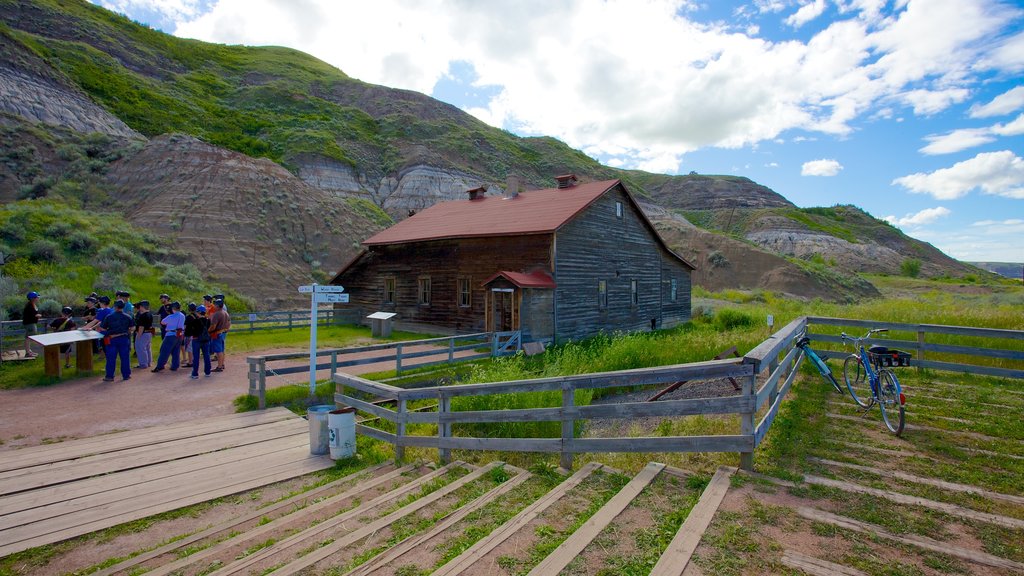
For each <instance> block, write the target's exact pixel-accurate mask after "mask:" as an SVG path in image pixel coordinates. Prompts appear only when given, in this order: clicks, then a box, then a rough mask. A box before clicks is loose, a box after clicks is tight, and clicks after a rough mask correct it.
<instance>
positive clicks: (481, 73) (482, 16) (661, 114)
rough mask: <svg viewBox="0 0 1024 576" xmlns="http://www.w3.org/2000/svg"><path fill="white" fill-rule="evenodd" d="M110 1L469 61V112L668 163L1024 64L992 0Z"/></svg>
mask: <svg viewBox="0 0 1024 576" xmlns="http://www.w3.org/2000/svg"><path fill="white" fill-rule="evenodd" d="M107 1H109V2H122V3H124V2H132V3H147V2H148V3H156V4H168V5H171V4H175V3H180V4H182V5H183V6H185V8H182V9H181V10H180V11H179V12H180V14H181V15H182V16H180V17H179V18H178V19H177V20H178V26H177V29H176V31H175V33H176V34H178V35H180V36H186V37H193V38H199V39H202V40H208V41H214V42H224V43H242V44H278V45H286V46H291V47H294V48H296V49H299V50H303V51H305V52H308V53H310V54H313V55H314V56H316V57H318V58H320V59H322V60H324V61H326V62H329V63H331V64H333V65H335V66H337V67H339V68H340V69H341V70H343V71H344V72H345V73H347V74H349V75H350V76H353V77H355V78H358V79H360V80H363V81H366V82H372V83H379V84H384V85H388V86H393V87H397V88H406V89H412V90H418V91H420V92H424V93H426V94H430V93H432V92H433V90H434V87H435V86H436V84H437V82H438V81H439V80H440V79H442V78H444V77H445V75H446V74H449V70H450V65H451V63H452V61H453V60H460V61H464V62H466V63H468V64H469V65H470V66H471V67H472V69H473V70H475V72H476V74H477V78H476V80H475V81H476V83H477V84H478V85H481V86H484V85H486V86H492V87H497V88H498V90H497V93H496V95H495V96H494V97H492V99H491V100H490V101H488V102H486V103H485V104H483V105H481V106H479V107H478V108H476V109H473V110H471V111H470V112H471V113H472V114H473V115H475V116H476V117H478V118H480V119H482V120H484V121H485V122H488V123H490V124H492V125H496V126H500V127H503V128H506V129H510V130H514V131H516V132H519V133H522V134H545V135H550V136H554V137H556V138H559V139H562V140H564V141H565V142H567V143H568V144H569V145H570V146H573V147H575V148H586V147H588V146H593V145H601V144H603V143H608V142H614V143H615V144H617V145H619V146H621V147H623V148H625V149H626V150H627V152H626V153H625V154H621V155H618V156H617V157H619V158H622V159H623V160H625V161H626V162H627V166H628V167H640V166H670V165H671V164H672V162H673V161H674V160H675V159H678V158H681V157H682V155H684V154H686V153H687V152H690V151H693V150H696V149H699V148H705V147H709V146H718V147H726V148H737V147H743V146H749V145H753V144H756V143H758V142H761V141H766V140H768V141H770V140H773V139H775V138H776V137H778V136H779V135H780V134H781V133H783V132H785V131H787V130H799V131H802V132H804V133H812V134H813V133H817V134H829V135H846V134H850V133H851V132H852V131H853V129H854V127H855V126H854V123H855V122H856V121H857V120H859V119H863V118H870V117H872V116H874V115H875V114H876V113H877V112H878V111H879V110H882V109H885V108H890V109H891V108H894V107H895V108H899V107H902V106H905V105H909V106H912V107H913V109H914V111H915V114H925V115H927V114H934V113H935V112H937V111H940V110H943V109H945V108H946V107H948V106H950V105H951V104H953V103H957V102H961V101H963V99H964V98H965V97H966V95H967V94H968V93H969V90H970V87H971V86H973V85H974V84H976V83H977V82H980V81H981V80H982V79H984V78H987V77H990V76H991V73H992V72H1001V71H1003V69H1001V68H999V67H1001V66H1015V65H1016V64H1014V60H1013V58H1014V56H1013V54H1012V51H1009V52H1007V50H1008V49H1007V48H1006V46H1007V45H1008V44H1007V43H1002V44H993V41H992V39H993V38H1000V37H1003V36H1005V32H1006V28H1007V27H1009V26H1010V22H1011V18H1010V16H1011V15H1013V14H1017V12H1014V11H1013V10H1012V8H1010V7H1008V6H1007V5H1006V4H993V3H990V2H988V0H968V1H958V0H932V1H930V2H927V3H925V2H921V1H919V0H913V1H910V2H906V3H904V2H895V3H886V2H883V1H881V0H848V1H846V2H842V3H839V7H840V10H839V14H838V16H837V17H836V18H835V19H833V20H831V21H830V22H829V23H828V25H827V26H825V27H824V29H822V30H820V31H818V32H816V33H815V34H813V35H812V36H811V37H810V38H809V39H807V38H797V37H794V38H791V39H785V40H779V41H768V40H766V39H764V38H760V37H757V36H756V34H757V32H755V31H754V30H753V29H750V28H749V27H748V25H747V23H742V24H735V23H707V22H699V21H696V20H695V19H694V18H696V17H697V16H699V15H700V14H702V11H701V10H692V8H693V6H694V5H695V4H694V3H692V2H687V1H685V0H647V1H645V2H636V1H634V0H608V1H606V2H600V3H595V2H590V1H587V0H561V1H559V2H545V3H533V2H507V3H489V2H455V3H451V2H445V1H443V0H422V1H408V0H379V1H376V2H355V3H353V2H333V1H330V0H303V1H301V2H300V1H295V2H281V1H279V0H212V3H211V4H210V5H211V8H210V10H209V11H208V12H206V13H204V14H201V15H196V16H191V15H189V12H188V8H187V6H189V5H192V3H194V2H195V0H107ZM793 5H794V3H793V2H792V1H791V0H758V1H757V2H756V3H755V6H754V8H755V9H756V10H757V11H760V12H761V13H779V12H781V11H783V10H787V9H790V8H791V7H792V6H793ZM168 10H171V9H170V8H168ZM819 10H820V11H824V10H827V6H826V2H825V1H824V0H813V1H812V2H810V3H806V4H804V5H803V6H802V7H801V8H800V9H799V10H798V11H797V13H796V14H793V15H792V16H790V18H792V19H794V20H793V22H794V24H795V23H797V22H798V19H796V17H797V15H798V14H801V13H802V14H803V16H801V17H800V19H803V18H804V17H807V18H809V17H810V16H811V15H813V14H815V13H816V12H818V11H819ZM744 14H749V13H748V12H746V11H744ZM609 31H614V33H609ZM1022 52H1024V50H1022ZM893 116H894V114H893V113H892V112H884V113H883V114H882V115H881V116H880V117H883V118H887V117H893ZM895 116H898V114H896V115H895Z"/></svg>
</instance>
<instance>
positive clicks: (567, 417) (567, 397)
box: [558, 382, 576, 470]
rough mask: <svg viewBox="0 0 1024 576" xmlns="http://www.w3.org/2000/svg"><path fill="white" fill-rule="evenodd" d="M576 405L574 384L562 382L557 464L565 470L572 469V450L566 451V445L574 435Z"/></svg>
mask: <svg viewBox="0 0 1024 576" xmlns="http://www.w3.org/2000/svg"><path fill="white" fill-rule="evenodd" d="M575 406H576V394H575V386H574V384H573V383H572V382H562V455H561V458H560V459H559V462H558V465H559V466H561V467H562V468H564V469H566V470H572V452H569V451H568V447H569V446H568V445H569V444H570V443H571V442H572V440H573V436H574V435H575V427H576V420H574V419H573V418H572V412H574V408H575Z"/></svg>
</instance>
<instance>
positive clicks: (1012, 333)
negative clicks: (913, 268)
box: [807, 316, 1024, 340]
mask: <svg viewBox="0 0 1024 576" xmlns="http://www.w3.org/2000/svg"><path fill="white" fill-rule="evenodd" d="M807 322H808V323H809V324H822V325H826V326H851V327H857V328H868V329H872V328H886V329H888V330H892V331H894V332H928V333H931V334H949V335H953V336H980V337H983V338H1003V339H1009V340H1024V330H1001V329H997V328H972V327H968V326H945V325H941V324H901V323H896V322H878V321H875V320H850V319H848V318H827V317H821V316H808V317H807Z"/></svg>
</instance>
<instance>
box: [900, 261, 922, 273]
mask: <svg viewBox="0 0 1024 576" xmlns="http://www.w3.org/2000/svg"><path fill="white" fill-rule="evenodd" d="M900 273H901V274H903V275H904V276H907V277H910V278H917V277H918V276H919V275H920V274H921V261H920V260H918V259H917V258H907V259H906V260H904V261H903V263H902V264H900Z"/></svg>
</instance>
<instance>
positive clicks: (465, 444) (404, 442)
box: [398, 436, 562, 452]
mask: <svg viewBox="0 0 1024 576" xmlns="http://www.w3.org/2000/svg"><path fill="white" fill-rule="evenodd" d="M398 444H399V445H401V446H420V447H424V448H450V449H454V450H497V451H502V452H561V451H562V439H561V438H469V437H463V436H457V437H451V438H438V437H437V436H403V437H401V438H399V439H398Z"/></svg>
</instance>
